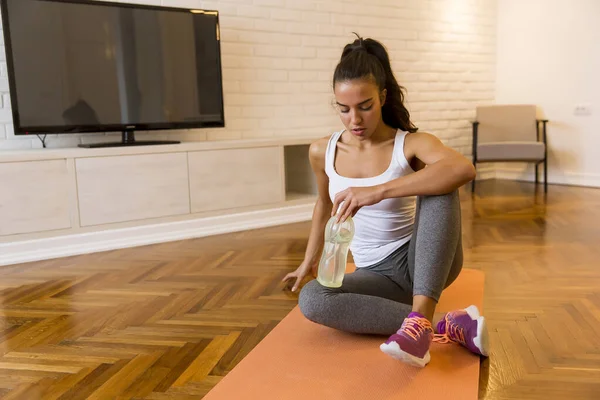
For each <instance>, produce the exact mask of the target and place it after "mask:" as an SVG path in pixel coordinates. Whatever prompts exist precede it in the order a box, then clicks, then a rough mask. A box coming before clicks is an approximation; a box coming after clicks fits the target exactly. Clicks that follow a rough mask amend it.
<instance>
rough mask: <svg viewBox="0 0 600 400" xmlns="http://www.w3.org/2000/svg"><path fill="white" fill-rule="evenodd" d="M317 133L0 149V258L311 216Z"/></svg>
mask: <svg viewBox="0 0 600 400" xmlns="http://www.w3.org/2000/svg"><path fill="white" fill-rule="evenodd" d="M314 140H315V139H314V138H307V139H293V138H290V139H261V140H238V141H216V142H191V143H182V144H177V145H163V146H136V147H112V148H98V149H82V148H73V149H40V150H31V151H18V152H14V151H4V152H0V265H6V264H15V263H20V262H27V261H36V260H43V259H49V258H55V257H62V256H69V255H75V254H85V253H89V252H96V251H103V250H111V249H116V248H123V247H131V246H138V245H145V244H151V243H160V242H165V241H172V240H181V239H188V238H193V237H201V236H206V235H212V234H218V233H226V232H233V231H239V230H246V229H253V228H260V227H266V226H272V225H278V224H284V223H292V222H299V221H305V220H309V219H310V217H311V215H312V208H313V205H314V201H315V199H316V190H317V189H316V183H315V180H314V176H313V173H312V170H311V168H310V164H309V161H308V147H309V145H310V143H311V142H312V141H314Z"/></svg>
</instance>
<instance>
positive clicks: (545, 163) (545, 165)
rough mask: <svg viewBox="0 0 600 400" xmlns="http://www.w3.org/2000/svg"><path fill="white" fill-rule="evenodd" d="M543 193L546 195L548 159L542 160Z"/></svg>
mask: <svg viewBox="0 0 600 400" xmlns="http://www.w3.org/2000/svg"><path fill="white" fill-rule="evenodd" d="M544 193H548V158H546V159H545V160H544Z"/></svg>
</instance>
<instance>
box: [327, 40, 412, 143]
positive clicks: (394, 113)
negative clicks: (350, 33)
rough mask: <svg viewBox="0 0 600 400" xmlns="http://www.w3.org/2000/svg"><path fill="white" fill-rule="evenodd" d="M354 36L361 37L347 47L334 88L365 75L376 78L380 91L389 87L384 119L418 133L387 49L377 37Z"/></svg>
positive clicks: (338, 67)
mask: <svg viewBox="0 0 600 400" xmlns="http://www.w3.org/2000/svg"><path fill="white" fill-rule="evenodd" d="M355 35H356V36H357V37H358V39H356V40H355V41H354V42H352V43H349V44H347V45H346V46H344V50H343V51H342V57H341V59H340V62H339V63H338V65H337V66H336V68H335V72H334V73H333V87H334V89H335V84H336V83H337V82H344V81H350V80H354V79H364V78H366V79H373V80H375V84H376V85H377V87H378V88H379V90H380V91H382V90H383V89H387V95H386V101H385V103H384V105H383V108H382V109H381V114H382V118H383V122H385V123H386V124H387V125H389V126H391V127H392V128H396V129H401V130H403V131H407V132H416V131H417V130H418V128H417V127H416V126H414V125H413V123H412V122H411V121H410V114H409V112H408V110H407V109H406V107H405V106H404V93H403V91H404V90H405V89H404V88H403V87H402V86H400V85H399V84H398V81H396V77H395V76H394V73H393V72H392V67H391V65H390V58H389V56H388V53H387V50H386V49H385V47H384V46H383V45H382V44H381V43H379V42H378V41H376V40H374V39H369V38H368V39H363V38H361V37H360V36H358V35H357V34H356V33H355Z"/></svg>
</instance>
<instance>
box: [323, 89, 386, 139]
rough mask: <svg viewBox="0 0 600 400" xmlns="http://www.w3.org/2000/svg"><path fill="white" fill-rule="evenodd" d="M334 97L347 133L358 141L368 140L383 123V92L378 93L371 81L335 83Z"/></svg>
mask: <svg viewBox="0 0 600 400" xmlns="http://www.w3.org/2000/svg"><path fill="white" fill-rule="evenodd" d="M334 95H335V101H336V106H337V110H338V112H339V115H340V119H341V120H342V123H343V124H344V126H345V127H346V129H347V130H348V132H350V133H351V134H352V135H354V137H356V138H357V139H359V140H364V139H368V138H370V137H371V136H372V135H373V133H374V132H375V130H376V129H377V128H378V127H379V125H380V124H381V123H382V122H383V121H382V119H381V107H382V106H383V104H384V103H385V90H384V91H383V92H380V91H379V88H378V87H377V85H376V84H375V82H374V81H373V80H370V79H355V80H351V81H344V82H337V83H336V84H335V86H334Z"/></svg>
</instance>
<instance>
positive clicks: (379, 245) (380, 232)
mask: <svg viewBox="0 0 600 400" xmlns="http://www.w3.org/2000/svg"><path fill="white" fill-rule="evenodd" d="M342 133H344V130H342V131H340V132H335V133H334V134H333V135H332V136H331V138H330V139H329V143H328V145H327V151H326V153H325V173H326V174H327V176H328V177H329V196H330V197H331V201H333V200H334V199H335V195H336V194H337V193H339V192H341V191H343V190H345V189H347V188H349V187H364V186H374V185H379V184H382V183H385V182H388V181H391V180H393V179H396V178H399V177H401V176H404V175H408V174H410V173H413V172H414V171H413V169H412V168H411V166H410V164H409V163H408V161H407V160H406V157H405V156H404V139H405V137H406V134H407V132H403V131H400V130H398V132H397V133H396V138H395V140H394V151H393V153H392V160H391V162H390V165H389V167H388V169H387V170H386V171H385V172H383V173H382V174H381V175H378V176H374V177H371V178H347V177H344V176H341V175H339V174H338V173H337V172H336V170H335V156H336V150H337V142H338V141H339V139H340V137H341V136H342ZM415 201H416V197H415V196H411V197H401V198H393V199H385V200H383V201H381V202H379V203H378V204H374V205H372V206H365V207H362V208H361V209H360V210H358V213H357V214H356V215H355V216H354V217H353V219H354V226H355V234H354V239H352V243H351V244H350V251H351V252H352V256H353V258H354V262H355V264H356V266H357V267H358V268H362V267H368V266H370V265H373V264H375V263H377V262H379V261H381V260H383V259H384V258H386V257H387V256H388V255H390V254H391V253H393V252H394V251H395V250H397V249H398V248H399V247H400V246H402V245H403V244H405V243H406V242H408V241H409V240H410V238H411V235H412V231H413V225H414V220H415Z"/></svg>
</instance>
